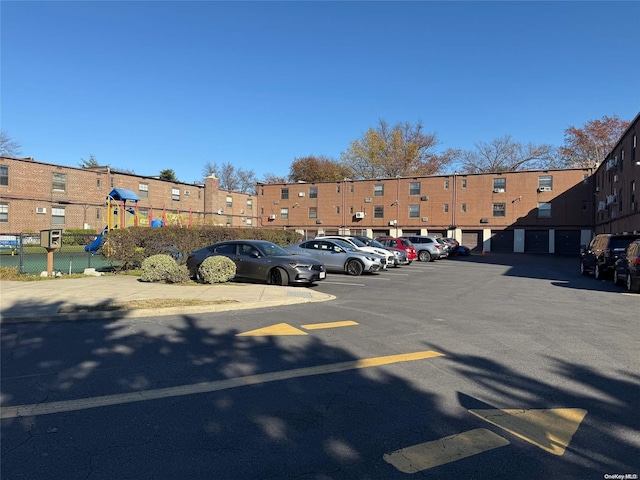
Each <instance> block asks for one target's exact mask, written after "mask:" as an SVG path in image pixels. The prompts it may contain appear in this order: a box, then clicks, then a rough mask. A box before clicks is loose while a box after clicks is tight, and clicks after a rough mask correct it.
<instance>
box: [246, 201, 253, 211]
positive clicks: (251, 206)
mask: <svg viewBox="0 0 640 480" xmlns="http://www.w3.org/2000/svg"><path fill="white" fill-rule="evenodd" d="M247 210H253V200H251V199H248V200H247Z"/></svg>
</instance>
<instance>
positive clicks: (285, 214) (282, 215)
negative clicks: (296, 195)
mask: <svg viewBox="0 0 640 480" xmlns="http://www.w3.org/2000/svg"><path fill="white" fill-rule="evenodd" d="M280 218H282V219H283V220H286V219H288V218H289V209H288V208H281V209H280Z"/></svg>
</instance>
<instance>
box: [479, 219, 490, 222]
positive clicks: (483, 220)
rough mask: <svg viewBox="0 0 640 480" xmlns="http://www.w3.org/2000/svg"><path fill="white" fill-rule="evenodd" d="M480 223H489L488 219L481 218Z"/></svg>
mask: <svg viewBox="0 0 640 480" xmlns="http://www.w3.org/2000/svg"><path fill="white" fill-rule="evenodd" d="M480 223H489V219H488V218H481V219H480Z"/></svg>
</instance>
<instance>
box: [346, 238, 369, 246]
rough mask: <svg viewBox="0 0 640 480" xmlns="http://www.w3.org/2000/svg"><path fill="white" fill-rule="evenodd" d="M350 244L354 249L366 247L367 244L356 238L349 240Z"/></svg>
mask: <svg viewBox="0 0 640 480" xmlns="http://www.w3.org/2000/svg"><path fill="white" fill-rule="evenodd" d="M349 240H350V241H351V243H353V244H354V245H355V246H356V247H366V246H367V244H366V243H364V242H363V241H362V240H358V239H357V238H350V239H349Z"/></svg>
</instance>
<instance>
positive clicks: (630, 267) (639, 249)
mask: <svg viewBox="0 0 640 480" xmlns="http://www.w3.org/2000/svg"><path fill="white" fill-rule="evenodd" d="M613 282H614V283H615V284H616V285H618V284H619V283H620V282H624V285H625V287H626V288H627V291H628V292H633V293H638V292H640V240H634V241H632V242H631V243H630V244H629V246H628V247H627V248H626V250H625V251H624V252H623V253H621V254H620V256H619V257H618V259H617V260H616V263H615V264H614V265H613Z"/></svg>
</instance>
